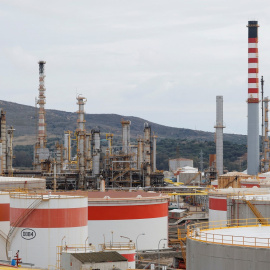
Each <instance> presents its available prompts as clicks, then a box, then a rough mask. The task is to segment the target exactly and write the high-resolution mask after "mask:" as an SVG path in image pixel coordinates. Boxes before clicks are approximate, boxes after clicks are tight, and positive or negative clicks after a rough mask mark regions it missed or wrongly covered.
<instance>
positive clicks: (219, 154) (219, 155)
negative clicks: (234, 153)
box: [215, 96, 224, 175]
mask: <svg viewBox="0 0 270 270" xmlns="http://www.w3.org/2000/svg"><path fill="white" fill-rule="evenodd" d="M215 128H216V168H217V173H218V175H221V174H223V128H224V126H223V96H217V97H216V126H215Z"/></svg>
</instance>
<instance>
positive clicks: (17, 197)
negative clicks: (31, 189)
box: [7, 194, 88, 268]
mask: <svg viewBox="0 0 270 270" xmlns="http://www.w3.org/2000/svg"><path fill="white" fill-rule="evenodd" d="M10 223H11V230H10V232H9V241H10V246H8V245H7V251H8V250H11V251H12V253H13V255H15V253H16V251H17V250H20V257H21V258H22V261H23V262H27V263H34V264H35V266H38V267H44V268H48V266H49V265H56V258H57V255H56V251H57V246H63V245H65V246H71V245H84V243H85V241H86V239H87V236H88V227H87V197H83V196H66V195H51V194H46V195H44V194H43V195H31V194H13V195H11V198H10Z"/></svg>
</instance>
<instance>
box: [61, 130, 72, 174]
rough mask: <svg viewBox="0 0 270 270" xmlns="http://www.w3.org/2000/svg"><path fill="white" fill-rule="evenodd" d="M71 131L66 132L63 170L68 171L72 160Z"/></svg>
mask: <svg viewBox="0 0 270 270" xmlns="http://www.w3.org/2000/svg"><path fill="white" fill-rule="evenodd" d="M70 135H71V131H66V132H65V134H64V161H63V169H64V170H67V169H68V164H69V162H70V159H71V138H70Z"/></svg>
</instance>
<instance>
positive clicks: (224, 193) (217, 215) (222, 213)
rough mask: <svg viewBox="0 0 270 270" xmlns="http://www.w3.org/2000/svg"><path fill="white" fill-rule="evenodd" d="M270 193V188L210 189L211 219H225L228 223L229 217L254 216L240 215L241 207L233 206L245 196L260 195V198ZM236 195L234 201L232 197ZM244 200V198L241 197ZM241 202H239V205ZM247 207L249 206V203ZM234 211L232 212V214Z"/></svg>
mask: <svg viewBox="0 0 270 270" xmlns="http://www.w3.org/2000/svg"><path fill="white" fill-rule="evenodd" d="M269 193H270V189H268V188H257V187H253V188H227V189H216V190H211V191H209V221H210V222H212V221H224V222H223V223H224V224H226V220H227V219H234V218H238V219H239V218H248V217H254V216H247V215H242V216H241V217H240V216H239V213H240V212H239V209H238V210H237V211H238V212H237V214H235V213H236V210H235V209H234V208H233V205H234V204H235V203H236V202H237V199H239V198H240V199H241V198H243V197H245V196H251V197H252V198H253V195H254V196H258V197H257V198H258V199H259V198H260V196H262V195H267V194H269ZM232 196H233V197H234V201H232V200H231V199H230V198H231V197H232ZM241 200H242V201H243V199H241ZM239 205H240V204H238V206H239ZM245 207H247V208H248V205H246V206H245ZM231 213H232V214H231Z"/></svg>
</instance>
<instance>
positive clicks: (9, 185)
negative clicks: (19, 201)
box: [0, 176, 46, 192]
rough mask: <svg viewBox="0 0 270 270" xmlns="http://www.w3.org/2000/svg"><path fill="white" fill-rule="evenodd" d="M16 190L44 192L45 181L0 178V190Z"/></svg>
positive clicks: (26, 178) (38, 179) (29, 178)
mask: <svg viewBox="0 0 270 270" xmlns="http://www.w3.org/2000/svg"><path fill="white" fill-rule="evenodd" d="M18 189H20V190H31V191H39V192H43V191H45V190H46V179H43V178H32V177H6V176H0V190H2V191H16V190H18Z"/></svg>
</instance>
